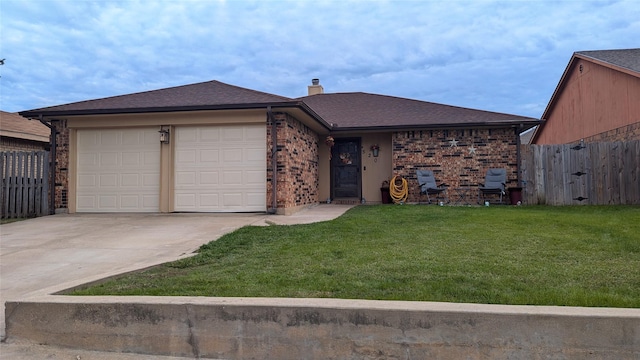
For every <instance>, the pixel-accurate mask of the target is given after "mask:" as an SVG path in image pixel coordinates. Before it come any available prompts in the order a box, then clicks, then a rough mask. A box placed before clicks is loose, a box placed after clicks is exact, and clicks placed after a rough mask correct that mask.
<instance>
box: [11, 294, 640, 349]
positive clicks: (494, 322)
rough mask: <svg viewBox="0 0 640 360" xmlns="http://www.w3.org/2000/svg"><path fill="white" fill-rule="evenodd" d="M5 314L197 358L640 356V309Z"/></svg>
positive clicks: (177, 302)
mask: <svg viewBox="0 0 640 360" xmlns="http://www.w3.org/2000/svg"><path fill="white" fill-rule="evenodd" d="M6 323H7V338H8V341H11V340H12V339H13V340H18V339H19V340H29V341H33V342H37V343H42V344H48V345H56V346H64V347H72V348H82V349H87V350H101V351H115V352H134V353H141V354H156V355H172V356H185V357H194V358H225V359H279V360H280V359H427V358H455V359H550V358H552V359H584V358H597V359H638V358H640V310H638V309H607V308H572V307H534V306H503V305H476V304H448V303H427V302H396V301H361V300H336V299H246V298H238V299H233V298H192V297H188V298H185V297H161V298H158V297H125V298H122V297H120V298H111V297H110V298H107V297H69V296H48V297H46V298H44V299H43V301H40V300H39V299H37V300H33V301H28V302H7V304H6Z"/></svg>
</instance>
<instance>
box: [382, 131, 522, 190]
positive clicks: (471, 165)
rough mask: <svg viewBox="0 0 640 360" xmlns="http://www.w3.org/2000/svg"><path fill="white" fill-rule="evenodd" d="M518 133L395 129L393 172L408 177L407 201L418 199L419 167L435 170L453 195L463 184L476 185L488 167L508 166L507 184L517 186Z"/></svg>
mask: <svg viewBox="0 0 640 360" xmlns="http://www.w3.org/2000/svg"><path fill="white" fill-rule="evenodd" d="M517 136H518V134H517V132H516V131H515V130H514V129H513V128H501V129H449V130H416V131H400V132H395V133H394V134H393V173H394V174H395V175H400V176H402V177H404V178H406V179H407V181H408V183H409V199H408V202H417V201H419V195H420V191H419V188H418V182H417V178H416V170H418V169H430V170H433V172H434V175H435V177H436V181H437V182H438V183H446V184H447V185H448V186H449V189H450V191H449V193H450V194H449V195H450V196H451V195H452V194H451V192H452V191H453V190H454V189H455V188H459V187H461V186H465V185H469V186H471V187H472V188H477V185H478V184H479V183H482V182H483V181H484V176H485V173H486V171H487V169H489V168H506V169H507V187H509V186H517V178H518V174H517V171H518V170H517V167H518V166H517ZM454 140H455V141H454ZM474 149H475V151H474ZM423 200H424V199H423Z"/></svg>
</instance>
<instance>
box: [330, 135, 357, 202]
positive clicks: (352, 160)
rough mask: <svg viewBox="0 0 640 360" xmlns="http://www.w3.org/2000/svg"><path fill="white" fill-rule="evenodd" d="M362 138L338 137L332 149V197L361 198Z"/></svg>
mask: <svg viewBox="0 0 640 360" xmlns="http://www.w3.org/2000/svg"><path fill="white" fill-rule="evenodd" d="M360 184H361V179H360V139H336V142H335V145H334V146H333V148H332V149H331V195H332V196H331V197H332V198H334V199H336V198H358V199H359V198H360Z"/></svg>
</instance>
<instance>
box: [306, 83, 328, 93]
mask: <svg viewBox="0 0 640 360" xmlns="http://www.w3.org/2000/svg"><path fill="white" fill-rule="evenodd" d="M307 88H308V89H309V95H316V94H322V93H324V88H323V87H322V85H320V79H313V80H311V85H309V86H308V87H307Z"/></svg>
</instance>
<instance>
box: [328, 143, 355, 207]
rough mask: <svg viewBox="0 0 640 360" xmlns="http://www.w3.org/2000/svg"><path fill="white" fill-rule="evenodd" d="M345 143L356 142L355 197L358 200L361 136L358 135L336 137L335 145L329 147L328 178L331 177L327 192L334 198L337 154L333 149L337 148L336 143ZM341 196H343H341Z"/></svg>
mask: <svg viewBox="0 0 640 360" xmlns="http://www.w3.org/2000/svg"><path fill="white" fill-rule="evenodd" d="M341 142H342V143H346V142H355V143H356V147H357V149H358V151H357V154H358V163H357V169H358V171H357V174H358V175H357V177H358V178H357V187H358V189H357V191H356V192H357V196H356V197H355V198H357V199H358V200H361V199H362V138H360V137H345V138H336V139H335V145H334V146H333V147H331V161H330V162H329V167H330V175H329V177H330V179H331V185H330V190H329V193H330V194H331V199H332V200H333V199H336V196H335V180H334V175H335V164H336V161H337V159H338V158H339V156H340V155H339V154H337V153H334V150H335V149H337V147H338V146H337V145H338V143H341ZM340 198H341V197H338V199H340ZM342 198H343V197H342Z"/></svg>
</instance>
